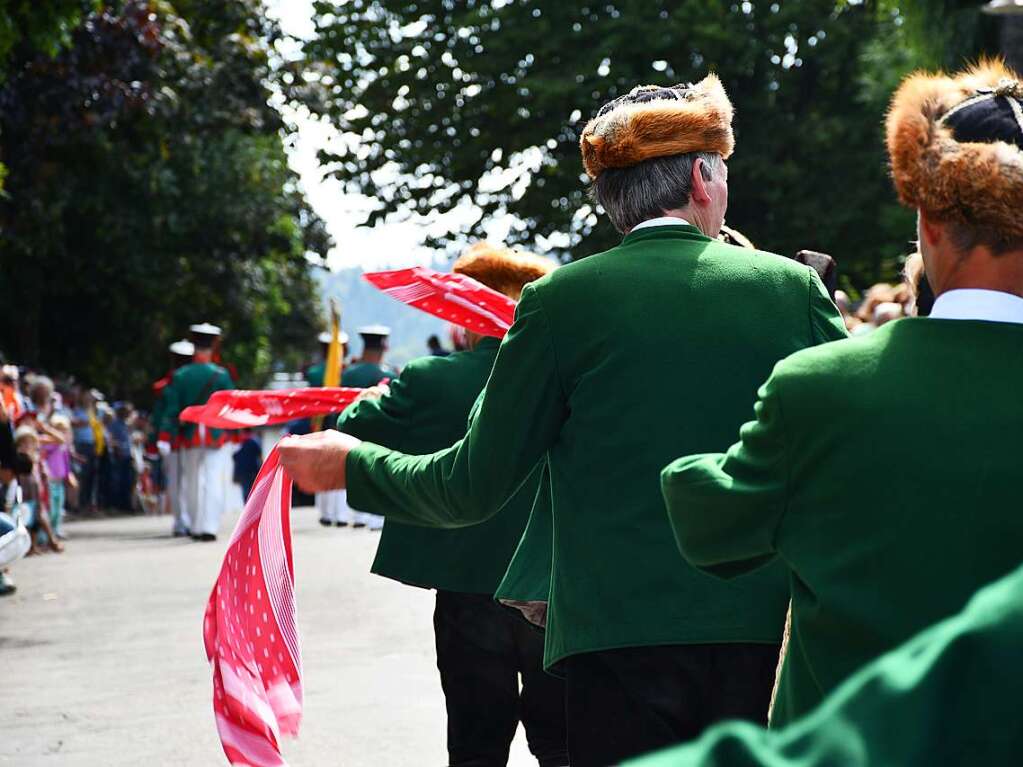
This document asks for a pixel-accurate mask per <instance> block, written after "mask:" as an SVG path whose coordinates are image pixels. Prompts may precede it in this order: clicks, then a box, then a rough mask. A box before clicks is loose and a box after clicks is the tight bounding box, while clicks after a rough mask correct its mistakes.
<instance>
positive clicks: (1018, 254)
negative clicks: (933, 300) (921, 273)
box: [934, 248, 1023, 297]
mask: <svg viewBox="0 0 1023 767" xmlns="http://www.w3.org/2000/svg"><path fill="white" fill-rule="evenodd" d="M939 281H940V284H939V285H935V286H934V287H935V290H934V294H935V296H940V295H941V294H942V293H947V292H949V291H950V290H971V289H972V290H996V291H999V292H1001V293H1010V294H1012V295H1014V296H1020V297H1023V250H1015V251H1009V252H1006V253H1002V254H1000V255H997V256H993V255H991V253H990V251H988V250H987V249H986V248H975V249H974V250H972V251H970V252H969V253H967V254H966V255H965V256H963V257H961V258H960V259H958V261H957V262H956V265H955V267H953V268H952V269H951V270H949V271H948V272H947V273H946V274H944V275H941V277H939Z"/></svg>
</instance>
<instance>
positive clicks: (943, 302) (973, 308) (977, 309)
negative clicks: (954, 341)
mask: <svg viewBox="0 0 1023 767" xmlns="http://www.w3.org/2000/svg"><path fill="white" fill-rule="evenodd" d="M930 316H931V317H933V318H935V319H939V320H986V321H987V322H1014V323H1019V324H1021V325H1023V298H1020V297H1019V296H1014V295H1013V294H1012V293H1004V292H1002V291H1001V290H981V289H979V288H960V289H958V290H949V291H946V292H944V293H942V294H941V295H940V296H938V297H937V298H936V299H935V300H934V308H932V309H931V314H930Z"/></svg>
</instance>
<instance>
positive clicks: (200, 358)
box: [192, 351, 213, 365]
mask: <svg viewBox="0 0 1023 767" xmlns="http://www.w3.org/2000/svg"><path fill="white" fill-rule="evenodd" d="M212 359H213V352H212V351H201V352H196V353H195V356H194V357H192V362H197V363H199V364H200V365H203V364H205V363H207V362H209V361H210V360H212Z"/></svg>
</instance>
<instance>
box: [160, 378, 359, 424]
mask: <svg viewBox="0 0 1023 767" xmlns="http://www.w3.org/2000/svg"><path fill="white" fill-rule="evenodd" d="M361 391H362V389H356V388H354V387H350V386H342V387H339V388H334V387H315V388H307V389H277V390H272V389H271V390H254V391H245V390H237V389H231V390H226V391H217V392H213V394H212V395H210V399H209V401H208V402H207V403H206V404H205V405H193V406H192V407H186V408H185V409H184V410H182V411H181V416H180V418H181V420H182V421H191V422H192V423H201V424H205V425H206V426H208V427H210V428H211V429H242V428H246V427H253V426H269V425H271V424H275V423H286V422H288V421H293V420H295V419H296V418H311V417H312V416H316V415H330V414H331V413H340V412H341V411H342V410H344V409H345V408H346V407H348V406H349V405H350V404H352V402H354V401H355V398H356V397H358V396H359V392H361Z"/></svg>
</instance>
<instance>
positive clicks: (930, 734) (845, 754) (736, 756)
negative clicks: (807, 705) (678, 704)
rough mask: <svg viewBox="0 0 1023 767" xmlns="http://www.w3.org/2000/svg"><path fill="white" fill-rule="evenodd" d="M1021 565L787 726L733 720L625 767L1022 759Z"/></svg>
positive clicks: (860, 766) (821, 766) (951, 766)
mask: <svg viewBox="0 0 1023 767" xmlns="http://www.w3.org/2000/svg"><path fill="white" fill-rule="evenodd" d="M1021 647H1023V569H1018V570H1016V571H1015V572H1013V573H1012V574H1010V575H1008V576H1006V577H1005V578H1002V579H1001V580H999V581H997V582H995V583H993V584H991V585H990V586H987V587H985V588H984V589H983V590H981V591H980V592H978V593H977V595H976V596H974V597H973V598H972V599H971V600H970V601H969V603H968V604H967V605H966V607H965V608H964V609H963V611H962V612H960V613H959V614H957V615H954V616H952V617H950V618H946V619H945V620H943V621H941V622H940V623H938V624H937V625H935V626H933V627H930V628H928V629H926V630H925V631H923V632H922V633H920V634H918V635H916V636H914V637H913V638H912V639H911V640H910V641H908V642H906V643H905V644H903V645H900V646H899V647H898V648H896V649H895V650H892V651H891V652H889V653H887V654H886V655H883V656H882V657H881V658H879V659H877V660H875V661H873V662H872V663H870V664H868V665H867V666H865V667H864V668H863V669H861V670H860V671H858V672H856V673H855V674H854V675H853V676H852V677H850V678H849V679H847V680H846V681H845V682H844V683H842V684H841V685H840V686H839V687H838V689H837V690H835V691H834V692H833V693H832V694H831V695H829V696H828V698H827V699H826V700H825V701H824V703H823V704H821V705H820V706H819V707H818V708H816V709H814V711H813V712H812V713H811V714H810V715H809V716H807V717H805V718H803V719H801V720H799V721H798V722H795V723H793V724H791V725H789V726H788V727H785V728H783V729H781V730H773V731H770V732H768V731H767V730H764V729H763V728H762V727H756V726H754V725H750V724H744V723H743V724H740V723H738V722H732V723H728V724H722V725H719V726H718V727H715V728H713V729H712V730H710V731H709V732H707V733H706V734H705V735H704V736H703V737H702V738H700V739H699V740H698V741H695V742H694V743H691V744H688V745H684V746H678V747H675V748H672V749H668V750H666V751H661V752H658V753H656V754H653V755H651V756H647V757H644V758H640V759H637V760H634V761H630V762H627V763H626V766H627V767H879V766H880V765H893V766H894V765H898V766H899V767H932V765H941V767H975V766H977V765H1010V764H1019V762H1020V754H1021V753H1023V727H1021V726H1020V721H1019V702H1020V700H1023V667H1021V665H1020V662H1019V661H1020V648H1021Z"/></svg>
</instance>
